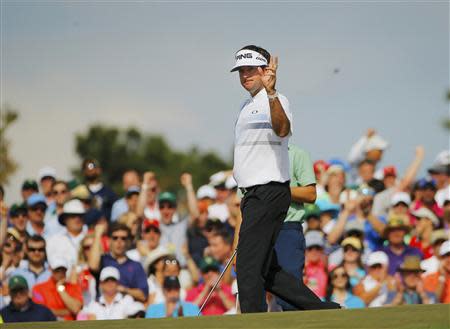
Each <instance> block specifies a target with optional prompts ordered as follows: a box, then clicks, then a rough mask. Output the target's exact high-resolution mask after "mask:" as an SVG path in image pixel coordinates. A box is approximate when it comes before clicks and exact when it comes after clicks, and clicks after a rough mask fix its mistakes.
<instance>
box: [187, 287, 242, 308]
mask: <svg viewBox="0 0 450 329" xmlns="http://www.w3.org/2000/svg"><path fill="white" fill-rule="evenodd" d="M204 287H205V284H204V283H202V284H200V285H198V286H197V287H195V288H192V289H190V290H189V291H188V292H187V296H186V301H187V302H193V301H194V300H195V299H196V298H197V297H198V295H200V293H201V292H202V291H203V289H204ZM220 287H221V288H222V291H223V292H224V293H225V295H226V296H227V297H228V299H230V300H233V301H234V300H235V298H234V295H233V294H232V293H231V287H230V285H227V284H221V285H220ZM217 289H218V288H216V290H215V291H214V292H213V293H212V295H211V298H210V299H209V300H208V302H207V303H206V305H205V307H204V308H203V310H202V314H203V315H221V314H224V313H225V312H226V311H228V309H227V308H226V307H225V305H224V304H223V302H222V299H221V298H220V297H219V295H218V292H217ZM206 296H207V295H206ZM206 296H205V298H206ZM204 301H205V300H202V301H200V305H202V304H203V302H204Z"/></svg>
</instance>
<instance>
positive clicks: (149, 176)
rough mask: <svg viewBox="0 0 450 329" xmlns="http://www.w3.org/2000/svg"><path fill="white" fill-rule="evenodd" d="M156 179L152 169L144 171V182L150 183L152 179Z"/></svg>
mask: <svg viewBox="0 0 450 329" xmlns="http://www.w3.org/2000/svg"><path fill="white" fill-rule="evenodd" d="M154 179H156V175H155V173H154V172H153V171H147V172H145V173H144V177H143V181H144V184H150V183H151V181H152V180H154Z"/></svg>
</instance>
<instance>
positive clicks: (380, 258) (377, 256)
mask: <svg viewBox="0 0 450 329" xmlns="http://www.w3.org/2000/svg"><path fill="white" fill-rule="evenodd" d="M376 264H381V265H385V266H387V265H388V264H389V258H388V256H387V255H386V254H385V253H384V252H382V251H375V252H373V253H371V254H370V255H369V257H368V258H367V266H369V267H370V266H373V265H376Z"/></svg>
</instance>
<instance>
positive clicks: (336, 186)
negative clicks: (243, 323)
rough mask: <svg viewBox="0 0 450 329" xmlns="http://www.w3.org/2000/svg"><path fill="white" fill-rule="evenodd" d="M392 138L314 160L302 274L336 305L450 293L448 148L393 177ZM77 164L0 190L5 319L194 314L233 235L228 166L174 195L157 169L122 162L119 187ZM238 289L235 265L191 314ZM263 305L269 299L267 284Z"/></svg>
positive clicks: (233, 196)
mask: <svg viewBox="0 0 450 329" xmlns="http://www.w3.org/2000/svg"><path fill="white" fill-rule="evenodd" d="M388 147H389V144H388V143H387V142H386V141H385V140H384V139H383V138H382V137H381V136H379V135H378V134H377V133H376V132H375V131H373V130H369V131H368V132H367V134H366V135H365V136H363V137H361V139H360V140H359V141H358V142H357V143H356V144H355V145H354V146H353V148H352V149H351V151H350V154H349V159H348V160H349V161H348V162H346V161H343V160H340V159H336V158H334V159H329V160H318V161H315V162H314V168H313V169H314V173H315V176H316V185H315V187H316V191H317V197H316V201H315V203H312V204H305V207H304V209H305V213H304V215H303V227H304V234H305V246H304V247H305V264H304V270H303V280H304V282H305V283H306V284H307V285H308V287H309V288H310V289H311V290H312V291H313V292H314V293H315V294H317V295H318V296H319V297H320V298H322V299H323V300H331V301H335V302H338V303H340V304H341V305H342V306H343V307H345V308H361V307H380V306H389V305H404V304H432V303H450V239H449V238H450V185H449V181H450V180H449V176H450V175H449V174H450V171H449V169H450V153H449V151H443V152H441V153H440V154H438V155H437V157H436V159H435V161H434V162H433V163H431V164H429V166H428V167H426V168H427V175H426V177H423V178H420V177H417V175H418V172H419V171H420V168H421V166H422V165H423V163H422V162H423V159H424V152H425V151H424V148H423V147H417V149H416V153H415V155H414V156H412V157H411V158H412V159H411V163H410V165H409V167H408V168H407V169H406V170H405V172H404V173H403V175H400V173H399V172H398V171H397V169H396V167H395V166H386V167H384V168H381V167H380V166H379V162H380V160H381V159H382V156H383V153H384V152H385V151H386V150H387V148H388ZM82 172H83V177H84V180H83V181H82V182H76V181H70V182H68V181H63V180H60V179H59V177H58V176H57V173H56V172H55V170H54V169H53V168H51V167H44V168H42V169H41V170H40V171H39V173H38V176H37V177H36V179H28V180H26V181H25V182H23V185H22V186H21V197H22V199H21V200H17V201H18V202H16V203H14V204H11V205H6V204H5V202H4V201H3V200H4V199H3V197H4V191H3V189H1V190H0V192H1V194H0V200H1V204H0V206H1V208H0V218H1V222H0V226H1V227H0V228H1V230H0V232H1V234H0V243H1V245H2V251H1V256H0V263H1V267H0V278H1V290H0V302H1V307H2V310H1V317H2V321H5V322H14V321H54V320H65V321H73V320H95V319H97V320H102V319H124V318H141V317H146V318H157V317H179V316H197V315H198V314H199V308H200V307H201V306H202V304H203V303H204V301H205V299H206V298H207V296H208V294H209V292H210V291H211V289H212V287H213V285H214V283H215V282H216V280H217V278H218V277H219V275H220V273H221V272H222V270H223V269H224V268H225V264H226V263H227V261H228V260H229V258H230V257H231V255H232V254H233V251H234V248H235V247H236V239H235V236H234V233H235V227H236V226H237V225H239V223H240V221H241V213H240V208H239V207H240V202H241V194H240V192H239V190H238V188H237V186H236V182H235V181H234V179H233V176H232V172H231V171H222V172H219V173H217V174H214V175H213V176H211V178H210V182H208V184H206V185H203V186H201V187H199V188H198V189H197V190H195V189H194V186H193V184H192V177H191V175H190V174H189V173H184V174H183V175H182V176H181V177H180V187H181V189H180V191H178V193H173V192H172V191H164V190H161V188H160V184H159V179H158V175H157V173H154V172H151V171H148V172H145V173H142V174H139V173H138V172H136V171H135V170H133V169H130V170H128V171H126V172H124V173H123V176H122V182H123V190H124V191H125V192H124V194H123V195H120V196H118V195H116V193H114V192H113V190H112V189H111V188H110V187H108V186H107V184H105V183H104V182H103V181H102V168H101V165H100V163H98V162H97V161H96V160H95V159H85V160H84V161H83V163H82ZM295 247H296V246H293V248H295ZM237 296H238V287H237V284H236V273H235V269H234V267H233V266H231V267H229V268H228V269H227V271H225V274H224V277H223V279H222V280H221V282H220V284H219V285H218V287H217V289H216V290H215V291H214V292H213V293H212V295H211V298H210V299H209V300H208V302H207V303H206V305H205V306H204V308H203V309H202V312H201V315H203V316H205V315H221V314H236V313H238V312H239V304H238V302H237ZM267 303H268V309H269V310H270V311H276V310H277V307H276V305H274V303H276V299H274V298H273V296H271V295H270V294H267Z"/></svg>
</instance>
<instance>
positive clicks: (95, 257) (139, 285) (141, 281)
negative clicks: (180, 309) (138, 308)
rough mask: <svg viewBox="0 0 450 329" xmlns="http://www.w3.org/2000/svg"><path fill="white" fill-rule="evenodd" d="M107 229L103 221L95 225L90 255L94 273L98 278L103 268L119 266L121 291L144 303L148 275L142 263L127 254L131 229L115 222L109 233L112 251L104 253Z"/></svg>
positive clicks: (89, 261) (89, 262)
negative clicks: (104, 234) (103, 244)
mask: <svg viewBox="0 0 450 329" xmlns="http://www.w3.org/2000/svg"><path fill="white" fill-rule="evenodd" d="M105 229H106V225H105V224H103V223H102V224H98V225H96V226H95V236H94V242H93V244H92V247H91V251H90V253H89V256H88V264H89V268H90V270H91V272H92V274H93V275H94V276H95V277H97V278H98V277H99V274H100V272H101V270H102V269H103V268H105V267H107V266H112V267H115V268H117V269H118V270H119V272H120V280H119V292H121V293H125V294H128V295H130V296H132V297H133V298H134V299H135V300H137V301H139V302H142V303H144V302H145V301H146V300H147V297H148V284H147V277H146V275H145V272H144V269H143V267H142V265H141V264H140V263H139V262H136V261H134V260H131V259H130V258H128V257H127V255H126V252H127V250H128V246H129V244H130V238H131V233H130V229H129V228H128V227H127V226H126V225H124V224H120V223H113V224H112V226H111V229H110V233H109V238H110V252H109V253H107V254H103V255H102V244H101V239H102V236H103V233H104V231H105Z"/></svg>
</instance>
